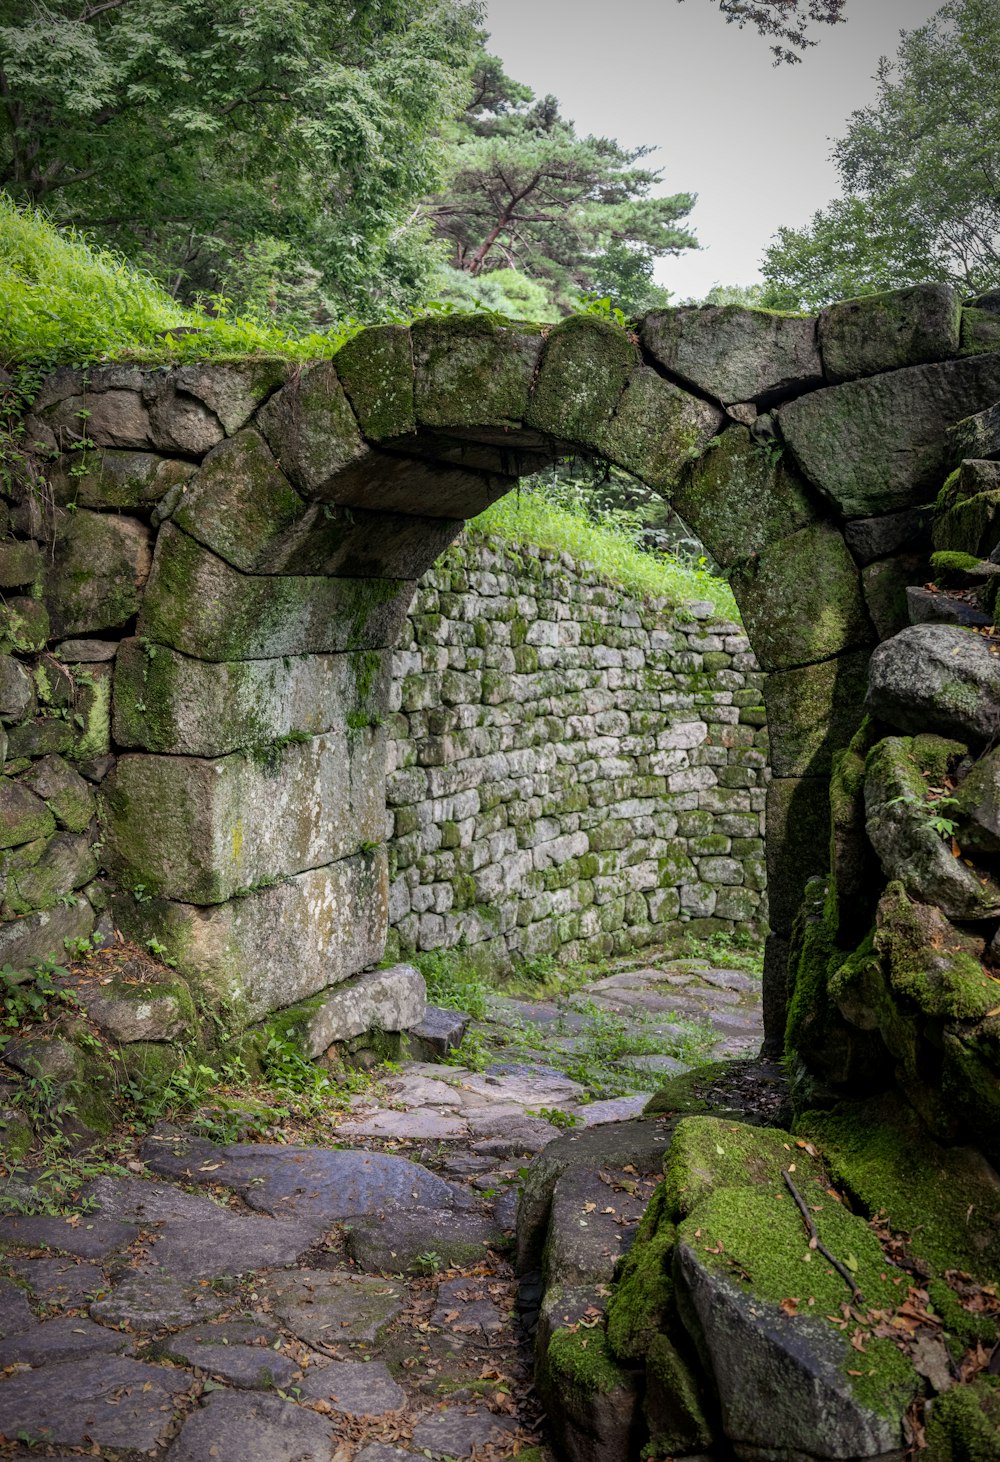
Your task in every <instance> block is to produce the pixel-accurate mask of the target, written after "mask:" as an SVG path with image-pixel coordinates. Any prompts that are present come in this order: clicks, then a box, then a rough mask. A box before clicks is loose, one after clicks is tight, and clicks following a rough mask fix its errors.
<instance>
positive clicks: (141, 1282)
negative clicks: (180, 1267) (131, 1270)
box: [90, 1269, 227, 1334]
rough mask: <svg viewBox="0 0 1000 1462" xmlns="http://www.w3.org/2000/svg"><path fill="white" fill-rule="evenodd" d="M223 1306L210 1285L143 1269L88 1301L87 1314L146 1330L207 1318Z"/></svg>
mask: <svg viewBox="0 0 1000 1462" xmlns="http://www.w3.org/2000/svg"><path fill="white" fill-rule="evenodd" d="M226 1308H227V1301H226V1299H225V1297H224V1296H221V1295H216V1294H214V1293H213V1292H212V1290H211V1289H208V1288H203V1287H202V1286H200V1285H198V1284H197V1283H195V1284H192V1283H190V1282H185V1281H184V1280H181V1279H174V1277H173V1276H172V1275H170V1274H165V1273H163V1271H162V1270H158V1269H147V1270H145V1271H143V1272H141V1273H136V1274H131V1275H129V1277H128V1278H127V1279H124V1280H122V1282H121V1284H117V1285H115V1287H114V1289H113V1290H112V1291H111V1293H110V1294H109V1295H108V1297H107V1299H103V1300H98V1301H97V1303H96V1304H93V1305H91V1307H90V1314H91V1316H92V1317H93V1319H95V1320H99V1321H100V1322H101V1323H102V1324H104V1325H125V1326H126V1327H127V1328H128V1329H129V1330H135V1331H137V1332H139V1333H142V1334H149V1333H152V1332H153V1331H156V1330H179V1329H180V1328H181V1327H182V1326H183V1325H194V1324H196V1323H197V1322H198V1321H199V1320H210V1319H211V1318H212V1316H213V1315H217V1314H219V1312H220V1311H221V1310H224V1309H226Z"/></svg>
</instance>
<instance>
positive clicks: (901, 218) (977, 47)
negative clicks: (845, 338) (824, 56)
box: [762, 0, 1000, 308]
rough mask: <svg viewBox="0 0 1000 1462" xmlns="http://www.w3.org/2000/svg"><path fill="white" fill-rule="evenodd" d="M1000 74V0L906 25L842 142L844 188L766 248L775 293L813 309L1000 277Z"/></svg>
mask: <svg viewBox="0 0 1000 1462" xmlns="http://www.w3.org/2000/svg"><path fill="white" fill-rule="evenodd" d="M998 75H1000V7H998V6H997V4H996V0H951V3H949V4H946V5H945V6H944V7H943V8H942V9H941V10H940V11H938V13H937V15H935V16H934V17H933V19H932V20H930V21H929V22H928V23H927V24H926V25H923V26H921V27H919V28H918V29H916V30H913V31H910V32H907V33H904V34H903V36H902V39H901V43H900V46H899V50H898V52H897V55H896V59H895V61H894V62H890V61H888V60H887V59H885V58H883V60H882V61H881V63H880V65H879V70H878V90H877V95H876V100H875V101H874V103H873V104H872V105H871V106H869V107H864V108H862V109H861V110H860V111H856V112H854V113H852V115H851V117H850V120H849V122H848V127H847V132H846V135H845V136H844V137H843V138H842V139H841V140H840V141H839V142H838V143H837V144H836V147H835V149H834V160H835V162H836V164H837V168H838V171H839V173H840V179H841V184H842V186H843V189H844V196H843V197H842V198H839V199H837V200H835V201H834V202H833V203H832V204H830V205H829V207H827V208H824V209H821V210H820V211H819V212H818V213H816V214H814V215H813V218H812V220H811V222H810V223H809V225H808V226H807V227H806V228H804V229H792V228H783V229H781V230H780V231H779V233H778V234H777V236H776V239H775V241H774V243H773V244H772V245H771V247H770V248H769V249H768V251H767V254H766V256H765V259H764V263H763V266H762V269H763V273H764V276H765V278H766V279H767V280H768V281H769V283H770V285H771V287H772V288H771V293H772V295H773V296H774V297H775V298H776V299H777V298H778V297H779V296H780V297H783V298H784V300H785V302H787V303H789V304H794V305H804V306H805V307H807V308H813V307H815V306H817V305H822V304H825V303H827V302H829V301H830V300H831V299H837V298H844V297H846V296H850V295H856V294H864V293H871V292H872V291H874V290H879V289H888V288H894V287H898V286H901V285H906V284H915V283H919V282H921V281H923V280H932V279H939V280H947V281H950V282H951V283H954V284H956V285H958V286H959V287H960V288H962V289H965V290H967V291H969V292H972V293H974V292H976V291H979V290H982V289H986V288H988V287H991V286H995V285H997V284H998V283H1000V88H998V86H997V76H998Z"/></svg>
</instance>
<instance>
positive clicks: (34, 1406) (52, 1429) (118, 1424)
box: [0, 1356, 188, 1452]
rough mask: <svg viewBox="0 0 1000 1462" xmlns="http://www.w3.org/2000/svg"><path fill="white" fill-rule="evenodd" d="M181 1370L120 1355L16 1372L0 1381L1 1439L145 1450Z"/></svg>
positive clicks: (179, 1383) (157, 1432) (177, 1387)
mask: <svg viewBox="0 0 1000 1462" xmlns="http://www.w3.org/2000/svg"><path fill="white" fill-rule="evenodd" d="M187 1385H188V1380H187V1377H186V1376H185V1375H184V1374H183V1373H182V1372H177V1371H171V1370H168V1369H167V1368H166V1367H165V1366H150V1365H143V1364H142V1363H141V1362H139V1361H135V1360H129V1359H127V1358H126V1357H124V1356H92V1357H90V1358H89V1359H84V1360H72V1361H67V1362H64V1363H63V1366H62V1367H56V1366H52V1367H45V1368H43V1369H41V1370H33V1371H23V1372H20V1373H15V1374H14V1375H13V1376H11V1377H9V1378H8V1379H7V1380H6V1381H3V1382H0V1434H2V1435H4V1436H9V1437H16V1436H17V1435H18V1434H19V1433H21V1432H27V1433H28V1434H29V1435H30V1436H31V1437H33V1438H38V1439H39V1440H41V1441H46V1442H52V1443H55V1445H57V1446H58V1445H60V1444H62V1445H65V1446H71V1447H72V1446H81V1445H82V1444H84V1443H97V1444H98V1445H99V1446H102V1447H119V1448H121V1449H123V1450H124V1449H126V1448H137V1449H138V1450H140V1451H143V1452H150V1451H152V1450H153V1449H154V1448H155V1446H156V1443H157V1440H158V1439H159V1438H160V1437H161V1436H162V1435H163V1433H164V1432H165V1431H166V1430H167V1427H168V1426H169V1424H170V1418H171V1415H172V1413H173V1400H174V1398H175V1397H176V1396H179V1395H180V1394H182V1393H183V1392H184V1391H186V1390H187Z"/></svg>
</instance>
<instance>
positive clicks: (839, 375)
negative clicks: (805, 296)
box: [819, 284, 962, 382]
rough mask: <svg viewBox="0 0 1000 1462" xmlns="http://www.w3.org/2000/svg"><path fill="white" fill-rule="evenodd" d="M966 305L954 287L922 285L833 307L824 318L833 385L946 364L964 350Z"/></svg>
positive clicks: (822, 335)
mask: <svg viewBox="0 0 1000 1462" xmlns="http://www.w3.org/2000/svg"><path fill="white" fill-rule="evenodd" d="M961 318H962V302H961V297H960V296H959V293H958V291H957V290H955V289H953V288H952V287H951V285H950V284H918V285H914V286H913V287H911V288H909V289H893V290H889V291H887V292H886V293H884V294H872V295H865V296H864V297H863V298H861V299H853V300H843V301H841V302H840V303H838V304H835V305H830V306H829V308H828V309H825V310H823V311H822V313H821V314H820V317H819V343H820V350H821V351H822V354H823V367H824V370H825V371H826V376H827V379H828V380H829V381H834V382H840V381H852V380H854V379H856V378H857V377H858V376H874V375H877V374H878V373H879V372H880V371H896V370H901V369H902V368H903V367H904V366H915V365H923V364H924V363H925V362H930V361H938V360H947V359H949V357H951V356H954V355H957V354H958V351H959V337H960V326H961Z"/></svg>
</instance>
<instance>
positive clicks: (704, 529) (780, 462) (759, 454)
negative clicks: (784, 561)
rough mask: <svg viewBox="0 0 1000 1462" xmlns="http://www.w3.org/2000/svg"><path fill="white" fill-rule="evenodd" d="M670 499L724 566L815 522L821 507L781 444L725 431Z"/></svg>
mask: <svg viewBox="0 0 1000 1462" xmlns="http://www.w3.org/2000/svg"><path fill="white" fill-rule="evenodd" d="M671 503H672V505H673V507H674V508H675V509H676V511H677V512H678V513H679V514H680V515H681V517H682V518H683V519H684V521H685V523H688V524H690V526H691V527H692V528H693V530H694V531H695V533H697V535H698V537H699V538H700V539H701V541H702V542H703V543H704V545H705V547H706V548H707V549H708V551H709V553H710V554H711V555H712V557H713V558H715V559H716V560H717V561H718V562H719V563H720V564H722V566H723V567H724V568H728V567H730V566H731V565H732V564H734V563H737V562H738V561H739V560H740V559H745V558H748V557H750V556H751V555H752V554H755V553H760V552H761V550H762V549H764V548H766V547H767V545H768V544H769V543H773V542H774V541H775V540H776V539H779V538H786V537H788V535H789V534H791V533H794V532H795V531H796V530H797V529H799V528H804V527H806V526H807V525H808V524H810V523H814V522H815V521H816V519H817V518H818V516H819V511H818V505H817V504H816V502H815V501H814V500H813V497H812V495H811V493H810V491H809V489H808V488H807V487H806V485H805V483H804V482H803V481H802V479H801V478H800V477H799V476H798V474H797V473H796V472H795V470H794V468H793V467H792V466H791V465H790V463H789V461H788V460H787V458H786V456H785V454H783V453H782V452H781V451H780V449H778V448H777V446H776V444H773V443H772V444H762V443H757V442H755V441H754V440H753V438H752V437H751V435H750V433H749V431H748V430H747V428H746V427H744V426H732V427H730V428H729V430H728V431H724V432H723V433H722V435H721V436H720V437H717V438H716V440H715V441H714V442H710V443H709V444H708V447H707V450H706V451H704V452H703V453H702V455H701V456H700V457H699V458H698V459H697V461H695V462H693V463H691V464H690V465H689V466H688V467H687V468H686V469H685V471H684V472H682V473H681V476H680V481H679V483H678V485H677V488H676V491H675V492H674V493H673V495H672V498H671Z"/></svg>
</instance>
